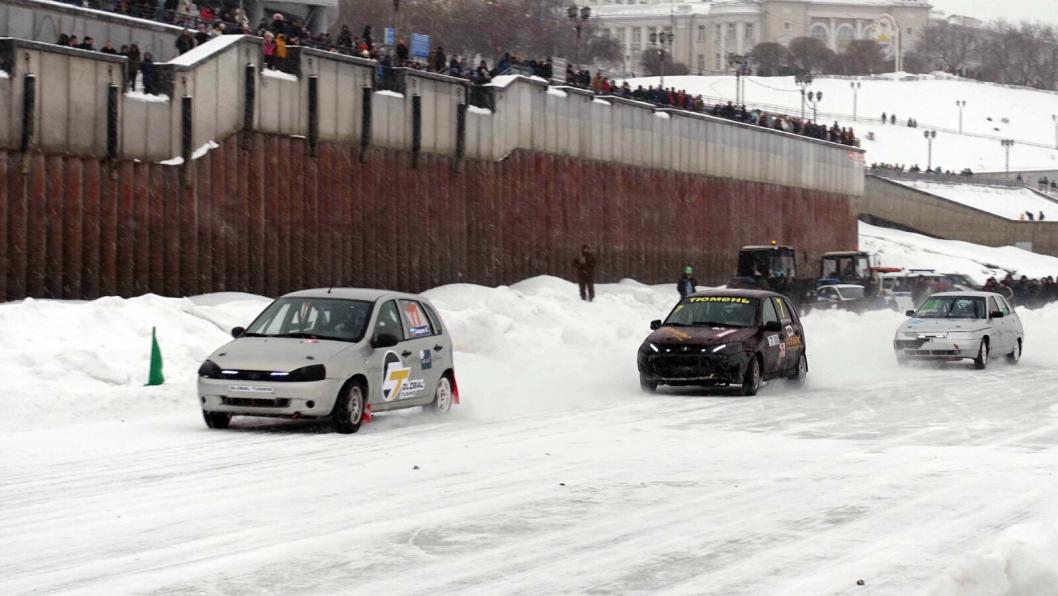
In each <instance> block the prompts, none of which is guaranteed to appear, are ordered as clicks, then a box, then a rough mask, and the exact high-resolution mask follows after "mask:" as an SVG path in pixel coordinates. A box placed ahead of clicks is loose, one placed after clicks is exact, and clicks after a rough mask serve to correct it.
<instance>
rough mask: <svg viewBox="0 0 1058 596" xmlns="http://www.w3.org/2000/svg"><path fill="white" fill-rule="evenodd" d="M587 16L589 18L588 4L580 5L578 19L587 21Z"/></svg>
mask: <svg viewBox="0 0 1058 596" xmlns="http://www.w3.org/2000/svg"><path fill="white" fill-rule="evenodd" d="M589 18H591V7H590V6H584V7H582V8H581V9H580V20H582V21H587V20H588V19H589Z"/></svg>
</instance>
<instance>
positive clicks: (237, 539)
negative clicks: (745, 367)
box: [0, 279, 1058, 595]
mask: <svg viewBox="0 0 1058 596" xmlns="http://www.w3.org/2000/svg"><path fill="white" fill-rule="evenodd" d="M430 294H431V296H432V298H433V299H434V300H435V302H436V303H437V304H438V306H439V307H440V308H441V310H442V312H443V315H444V316H445V318H446V320H447V322H448V324H449V326H450V328H451V329H452V332H453V334H454V335H455V338H456V343H457V348H458V360H457V366H458V374H459V377H460V385H461V388H462V392H463V405H461V406H458V407H456V408H455V411H454V412H453V413H452V414H451V415H450V416H448V417H441V418H437V417H434V416H432V415H428V414H426V413H423V412H420V411H418V410H412V411H408V412H404V413H398V414H390V415H380V416H378V417H376V419H375V421H374V422H373V423H371V424H368V425H365V426H364V427H363V429H362V430H361V432H360V433H358V434H356V435H351V436H346V435H338V434H335V433H331V432H330V431H329V429H328V428H327V427H326V426H319V425H316V424H310V423H305V422H287V421H271V420H262V419H249V418H237V419H236V420H235V422H234V423H233V428H232V429H230V430H227V431H210V430H207V429H206V428H205V427H204V425H203V424H202V421H201V419H200V417H199V412H198V409H197V404H196V402H195V398H194V390H193V375H194V367H195V366H196V364H197V362H196V359H197V358H200V357H202V355H204V354H205V353H207V352H208V351H209V350H211V349H213V348H214V347H215V346H216V345H219V344H220V343H222V342H223V341H224V334H223V332H222V331H221V330H220V328H221V327H225V326H229V325H233V324H237V323H245V322H246V320H247V319H248V318H250V317H252V316H253V314H255V311H256V310H258V309H259V308H260V307H261V305H262V304H263V303H262V302H261V301H259V300H255V299H247V298H246V297H245V296H242V297H234V299H237V301H235V302H231V301H230V300H229V301H225V300H218V301H216V303H215V304H203V303H202V302H200V303H198V304H194V303H191V302H190V301H186V300H174V299H162V298H157V297H144V298H137V299H132V300H128V301H122V300H118V299H105V300H102V301H97V302H93V303H88V304H69V303H47V302H29V303H23V304H12V305H0V322H2V323H3V325H0V329H3V330H4V331H3V332H0V334H2V333H7V334H8V336H4V337H0V339H3V340H4V345H5V346H10V345H11V344H10V343H9V341H10V340H11V337H14V336H17V335H19V334H28V335H22V337H30V338H31V341H30V342H29V343H28V345H27V346H26V349H25V351H24V352H23V353H20V354H14V353H13V352H12V351H10V350H9V349H7V348H5V350H4V355H3V357H2V358H0V372H2V373H4V376H5V378H8V379H17V382H14V384H13V385H12V387H10V388H9V390H8V391H7V392H6V395H4V397H3V399H5V400H7V407H6V408H5V410H6V412H7V413H6V414H5V417H6V419H5V420H4V421H3V422H2V423H0V470H2V476H0V478H2V482H0V503H2V504H3V507H2V508H0V537H2V539H0V594H23V593H29V592H33V593H57V592H62V593H83V594H124V593H146V594H185V593H194V594H261V593H265V594H335V593H362V594H398V593H399V594H404V593H409V594H439V593H476V594H555V593H573V592H575V593H610V592H617V593H629V592H656V591H664V592H667V593H674V594H718V595H719V594H723V595H733V594H747V595H748V594H754V595H756V594H813V595H816V594H915V593H924V592H929V591H930V590H932V591H934V593H937V594H1002V593H1007V592H1006V590H1008V589H1014V588H1012V587H1014V586H1016V587H1017V588H1016V589H1021V590H1023V591H1021V592H1010V593H1018V594H1053V593H1054V590H1055V586H1056V585H1058V570H1056V569H1055V567H1054V561H1056V560H1058V557H1055V556H1054V555H1055V550H1054V548H1055V547H1056V545H1058V539H1055V538H1054V535H1052V534H1047V532H1048V531H1050V530H1053V529H1054V527H1055V526H1054V520H1055V518H1054V517H1053V513H1054V511H1055V510H1056V509H1058V508H1056V507H1055V490H1054V489H1055V487H1056V486H1058V479H1056V478H1055V472H1056V470H1058V449H1056V447H1055V445H1056V443H1058V393H1056V392H1055V390H1054V387H1055V383H1056V378H1058V376H1056V374H1055V369H1056V366H1058V351H1056V348H1058V341H1056V340H1055V338H1054V337H1053V334H1054V332H1055V330H1056V329H1058V307H1051V308H1050V309H1047V310H1044V311H1038V312H1023V313H1022V316H1023V319H1024V322H1025V326H1026V328H1027V329H1028V333H1029V337H1028V339H1027V341H1026V347H1025V356H1024V359H1023V361H1022V363H1021V364H1020V365H1018V366H1016V367H1014V366H1009V365H1007V364H1005V363H1004V362H1002V361H1001V359H1000V358H995V359H994V360H993V363H992V365H991V367H990V368H989V370H986V371H983V372H981V371H974V370H971V369H970V368H969V366H968V365H960V366H950V367H945V368H942V369H935V368H915V369H911V370H901V369H898V368H897V367H896V364H895V362H894V360H893V357H892V354H891V351H890V341H891V337H892V332H893V330H894V329H895V327H896V326H897V324H898V323H899V322H900V320H901V317H900V316H899V315H897V314H895V313H874V314H870V315H867V316H864V317H856V316H854V315H850V314H846V313H822V314H815V315H811V316H810V317H808V318H806V320H805V324H806V333H807V339H808V348H809V358H810V360H809V363H810V368H811V371H810V373H809V382H808V385H807V387H805V388H804V389H803V390H799V391H789V390H787V389H786V388H785V387H783V386H782V385H781V383H776V382H773V383H771V385H770V386H768V387H767V388H765V389H764V390H763V391H762V393H761V395H760V396H758V397H754V398H742V397H735V396H734V395H732V394H718V395H717V394H713V395H710V394H706V393H703V392H699V391H687V390H682V391H678V392H667V393H664V394H660V395H656V396H646V395H643V394H641V393H640V391H639V388H638V385H637V382H636V371H635V351H636V348H637V346H638V344H639V342H640V340H641V339H642V337H643V336H645V335H646V333H647V332H648V327H647V323H648V322H649V320H650V319H652V318H657V317H659V316H663V315H664V314H665V312H666V311H667V310H668V308H669V307H670V306H671V304H672V303H673V302H674V298H675V292H674V291H673V290H672V289H671V288H664V289H662V290H659V289H654V288H648V287H645V286H640V285H637V284H634V283H622V284H617V285H611V286H605V287H603V288H601V290H600V297H599V299H598V300H597V301H596V303H594V304H591V305H588V304H584V303H581V302H579V301H578V300H575V299H574V298H573V296H575V288H574V287H573V286H572V285H570V284H567V283H565V282H559V281H557V280H550V279H535V280H529V281H527V282H523V283H522V284H519V285H517V286H515V287H514V288H513V289H510V288H498V289H486V288H478V287H471V286H450V287H446V288H440V289H438V290H434V291H432V292H431V293H430ZM78 309H80V310H78ZM49 321H50V322H51V323H50V324H49ZM56 321H58V322H57V323H56ZM119 321H120V324H119V323H118V322H119ZM214 322H216V323H217V325H214ZM152 324H153V325H158V326H159V336H160V338H161V341H162V349H163V351H165V352H166V353H167V360H166V365H167V371H166V372H167V374H168V375H169V377H170V381H171V382H170V384H168V385H166V386H165V387H162V388H155V389H152V388H143V387H140V386H139V384H141V383H142V374H143V373H144V372H145V371H142V372H141V371H140V369H142V368H143V363H145V362H146V360H145V358H144V356H143V353H144V352H145V350H146V348H147V344H146V343H141V344H140V345H138V346H137V349H136V356H135V357H133V356H131V355H126V354H122V353H121V352H120V351H119V349H118V347H117V346H118V344H126V343H127V344H132V343H135V342H139V341H140V340H142V339H143V338H144V337H147V335H144V333H146V334H149V328H150V326H151V325H152ZM49 325H50V326H49ZM144 326H145V327H146V331H142V330H141V329H140V328H139V327H144ZM52 327H56V329H52ZM134 327H135V331H131V330H130V329H132V328H134ZM72 328H73V329H76V330H77V333H76V334H72V336H71V334H70V333H69V331H70V329H72ZM30 330H32V333H31V332H30ZM126 333H127V334H128V336H127V337H125V336H123V335H122V334H126ZM107 338H111V339H109V340H108V339H107ZM108 341H112V342H114V345H113V346H111V345H108V343H107V342H108ZM58 354H66V355H67V357H66V359H65V360H63V361H62V362H63V364H62V365H55V364H54V363H53V362H54V360H55V358H56V357H57V355H58ZM126 361H130V362H126ZM123 367H124V368H123ZM126 368H127V370H125V369H126ZM136 375H139V376H138V377H137V376H136ZM1012 527H1014V528H1013V529H1011V528H1012ZM1026 528H1028V530H1026ZM1013 531H1020V532H1021V534H1019V536H1022V537H1024V536H1026V535H1027V536H1029V538H1028V539H1021V538H1018V537H1013V538H1011V537H1010V534H1009V533H1010V532H1013ZM1034 539H1037V540H1036V541H1035V542H1033V540H1034ZM1004 541H1005V542H1004ZM861 579H862V580H863V581H864V585H862V586H859V585H857V580H861Z"/></svg>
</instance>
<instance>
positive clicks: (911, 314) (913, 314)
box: [904, 310, 915, 317]
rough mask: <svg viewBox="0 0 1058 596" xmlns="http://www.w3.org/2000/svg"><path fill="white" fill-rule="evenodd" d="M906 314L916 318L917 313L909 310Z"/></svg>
mask: <svg viewBox="0 0 1058 596" xmlns="http://www.w3.org/2000/svg"><path fill="white" fill-rule="evenodd" d="M904 314H905V315H907V316H909V317H913V316H915V311H913V310H909V311H906V312H904Z"/></svg>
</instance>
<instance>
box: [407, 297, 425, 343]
mask: <svg viewBox="0 0 1058 596" xmlns="http://www.w3.org/2000/svg"><path fill="white" fill-rule="evenodd" d="M404 315H405V316H406V317H408V331H410V332H411V335H412V336H413V337H422V336H424V335H430V324H429V323H428V322H426V317H424V316H423V314H422V309H421V308H420V307H419V303H418V302H408V303H406V304H405V305H404Z"/></svg>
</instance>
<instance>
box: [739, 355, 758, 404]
mask: <svg viewBox="0 0 1058 596" xmlns="http://www.w3.org/2000/svg"><path fill="white" fill-rule="evenodd" d="M758 391H760V360H759V359H758V358H757V357H756V356H754V357H753V358H750V360H749V364H747V365H746V376H744V377H742V395H746V396H750V395H756V394H757V392H758Z"/></svg>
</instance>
